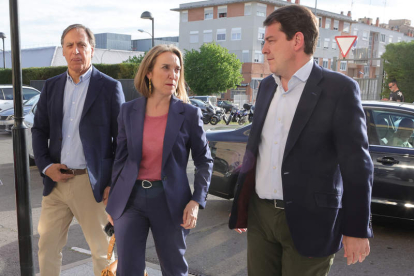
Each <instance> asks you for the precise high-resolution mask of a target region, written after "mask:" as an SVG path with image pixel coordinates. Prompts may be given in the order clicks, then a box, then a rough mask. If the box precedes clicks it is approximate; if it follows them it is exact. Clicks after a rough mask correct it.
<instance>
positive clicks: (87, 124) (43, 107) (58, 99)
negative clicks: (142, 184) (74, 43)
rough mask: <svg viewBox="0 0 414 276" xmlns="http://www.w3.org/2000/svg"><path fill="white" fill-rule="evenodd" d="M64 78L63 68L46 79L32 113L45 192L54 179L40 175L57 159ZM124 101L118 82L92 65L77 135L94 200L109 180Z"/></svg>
mask: <svg viewBox="0 0 414 276" xmlns="http://www.w3.org/2000/svg"><path fill="white" fill-rule="evenodd" d="M66 80H67V73H66V72H65V73H63V74H61V75H58V76H56V77H53V78H50V79H48V80H47V81H46V82H45V84H44V86H43V90H42V93H41V95H40V99H39V102H38V104H37V110H36V114H35V117H34V124H33V128H32V139H33V152H34V156H35V161H36V165H37V167H38V168H39V170H40V173H41V175H42V176H43V184H44V190H43V195H44V196H47V195H48V194H50V192H51V191H52V190H53V188H54V187H55V184H56V183H55V182H54V181H53V180H52V179H50V178H49V177H48V176H46V175H43V173H42V171H43V170H44V168H45V167H47V166H48V165H49V164H51V163H60V153H61V150H62V122H63V99H64V97H63V94H64V90H65V84H66ZM124 101H125V97H124V93H123V91H122V86H121V83H120V82H119V81H116V80H114V79H113V78H111V77H109V76H107V75H105V74H103V73H101V72H99V71H98V69H96V68H95V67H93V69H92V75H91V79H90V82H89V87H88V91H87V95H86V98H85V104H84V106H83V111H82V117H81V120H80V123H79V135H80V139H81V142H82V146H83V151H84V153H85V158H86V163H87V169H88V174H89V180H90V183H91V186H92V190H93V195H94V197H95V199H96V201H97V202H100V201H102V194H103V191H104V189H105V188H106V187H107V186H110V184H111V171H112V164H113V160H114V155H115V150H116V137H117V134H118V124H117V117H118V114H119V109H120V107H121V104H122V103H123V102H124Z"/></svg>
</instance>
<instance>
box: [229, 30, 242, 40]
mask: <svg viewBox="0 0 414 276" xmlns="http://www.w3.org/2000/svg"><path fill="white" fill-rule="evenodd" d="M231 40H241V28H232V29H231Z"/></svg>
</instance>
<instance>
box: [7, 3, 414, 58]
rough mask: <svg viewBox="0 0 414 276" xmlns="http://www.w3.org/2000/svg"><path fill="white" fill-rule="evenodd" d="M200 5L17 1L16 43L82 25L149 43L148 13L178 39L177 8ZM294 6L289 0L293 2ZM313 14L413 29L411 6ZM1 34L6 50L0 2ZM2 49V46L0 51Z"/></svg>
mask: <svg viewBox="0 0 414 276" xmlns="http://www.w3.org/2000/svg"><path fill="white" fill-rule="evenodd" d="M185 2H199V0H194V1H189V0H181V1H180V0H152V1H148V0H146V1H143V0H100V1H97V0H82V1H79V0H72V1H68V0H37V1H35V0H18V3H19V12H20V15H19V20H20V39H21V41H20V43H21V47H22V48H32V47H40V46H53V45H59V43H60V35H61V33H62V31H63V30H64V29H65V28H66V27H67V26H69V25H70V24H73V23H81V24H84V25H86V26H88V27H89V28H91V29H92V31H93V32H94V33H104V32H112V33H121V34H130V35H131V36H132V39H139V38H149V37H150V36H149V35H148V34H145V33H139V32H138V31H137V29H144V30H146V31H148V32H151V20H144V19H140V15H141V13H142V12H144V11H146V10H148V11H150V12H151V13H152V15H153V17H154V18H155V37H158V36H178V26H179V18H178V12H173V11H170V9H172V8H178V7H179V4H180V3H185ZM292 2H294V0H292ZM317 2H318V9H323V10H327V11H331V12H335V13H340V12H341V11H344V14H346V13H347V12H348V11H349V10H350V11H352V18H353V19H354V20H356V19H358V18H360V17H364V16H366V17H371V18H373V19H374V22H375V19H376V18H377V17H379V18H380V22H381V23H382V22H386V23H388V20H389V19H403V18H404V19H410V20H411V22H412V24H411V25H414V1H413V0H317ZM301 4H302V5H306V6H310V7H314V6H315V0H301ZM0 32H4V33H5V34H6V36H7V38H6V40H5V43H6V50H9V49H10V18H9V0H0ZM0 48H2V46H0Z"/></svg>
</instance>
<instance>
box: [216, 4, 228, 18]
mask: <svg viewBox="0 0 414 276" xmlns="http://www.w3.org/2000/svg"><path fill="white" fill-rule="evenodd" d="M223 17H227V6H218V18H223Z"/></svg>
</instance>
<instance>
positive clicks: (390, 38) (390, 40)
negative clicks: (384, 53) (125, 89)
mask: <svg viewBox="0 0 414 276" xmlns="http://www.w3.org/2000/svg"><path fill="white" fill-rule="evenodd" d="M388 43H392V35H390V36H389V37H388Z"/></svg>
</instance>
